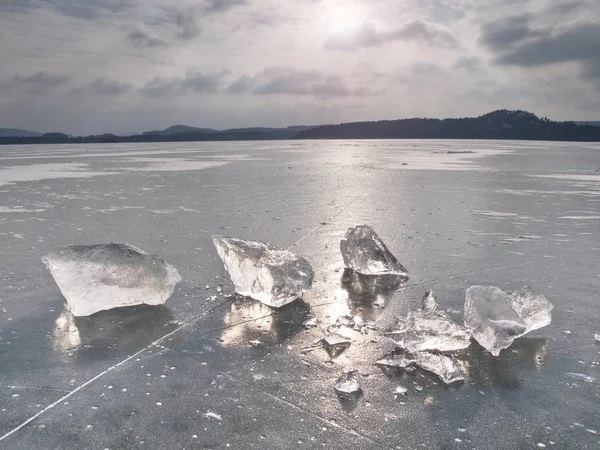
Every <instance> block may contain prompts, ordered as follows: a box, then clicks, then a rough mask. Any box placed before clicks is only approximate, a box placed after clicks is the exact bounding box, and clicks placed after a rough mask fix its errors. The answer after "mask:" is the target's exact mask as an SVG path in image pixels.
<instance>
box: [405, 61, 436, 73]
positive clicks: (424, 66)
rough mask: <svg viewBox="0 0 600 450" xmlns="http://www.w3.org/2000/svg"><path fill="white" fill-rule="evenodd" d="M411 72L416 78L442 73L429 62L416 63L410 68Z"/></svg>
mask: <svg viewBox="0 0 600 450" xmlns="http://www.w3.org/2000/svg"><path fill="white" fill-rule="evenodd" d="M412 72H413V74H414V75H417V76H425V75H434V74H438V73H442V72H443V70H442V68H441V67H440V66H438V65H437V64H435V63H432V62H429V61H417V62H416V63H414V64H413V66H412Z"/></svg>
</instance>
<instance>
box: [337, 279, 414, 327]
mask: <svg viewBox="0 0 600 450" xmlns="http://www.w3.org/2000/svg"><path fill="white" fill-rule="evenodd" d="M405 281H406V278H403V277H398V276H396V275H381V276H376V275H363V274H361V273H358V272H355V271H353V270H351V269H345V270H344V272H343V274H342V280H341V285H342V289H344V290H345V291H346V292H347V293H348V304H349V306H350V309H351V310H352V313H353V314H357V313H358V311H359V310H363V311H365V312H366V313H365V315H364V316H363V319H364V320H368V319H369V314H368V310H369V309H372V308H373V306H378V307H385V306H386V305H387V303H388V302H389V301H390V300H391V298H392V297H393V295H394V293H395V292H396V290H397V289H398V288H399V287H400V286H401V285H402V283H404V282H405Z"/></svg>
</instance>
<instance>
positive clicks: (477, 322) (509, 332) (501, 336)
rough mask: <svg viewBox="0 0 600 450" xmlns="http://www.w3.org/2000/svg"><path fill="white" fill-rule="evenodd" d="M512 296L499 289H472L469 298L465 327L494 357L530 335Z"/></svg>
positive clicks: (490, 287)
mask: <svg viewBox="0 0 600 450" xmlns="http://www.w3.org/2000/svg"><path fill="white" fill-rule="evenodd" d="M511 303H512V299H511V298H510V296H509V295H508V294H507V293H506V292H504V291H502V290H501V289H500V288H498V287H495V286H471V287H470V288H469V289H467V293H466V296H465V312H464V316H465V326H466V327H467V328H468V329H470V330H471V332H472V334H473V337H474V338H475V339H476V340H477V342H479V343H480V344H481V346H482V347H483V348H485V349H486V350H488V351H489V352H490V353H491V354H492V355H494V356H498V355H499V354H500V350H502V349H504V348H507V347H509V346H510V345H511V344H512V343H513V341H514V340H515V339H516V338H517V337H519V336H521V335H523V334H524V333H525V332H526V331H527V325H526V323H525V321H524V320H523V319H522V318H521V316H519V314H517V312H516V311H515V310H514V309H513V308H512V306H511Z"/></svg>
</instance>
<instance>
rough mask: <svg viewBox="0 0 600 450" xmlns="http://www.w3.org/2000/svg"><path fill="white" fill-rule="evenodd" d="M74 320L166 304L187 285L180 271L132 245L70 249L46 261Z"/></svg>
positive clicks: (113, 244)
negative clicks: (126, 308) (181, 285)
mask: <svg viewBox="0 0 600 450" xmlns="http://www.w3.org/2000/svg"><path fill="white" fill-rule="evenodd" d="M42 262H43V263H44V264H45V265H46V267H47V268H48V270H49V271H50V273H51V274H52V276H53V277H54V281H56V284H57V285H58V288H59V289H60V292H61V293H62V295H63V296H64V297H65V299H66V300H67V303H68V304H69V308H70V310H71V312H72V313H73V315H74V316H89V315H91V314H94V313H96V312H98V311H103V310H107V309H112V308H117V307H122V306H133V305H141V304H144V303H145V304H147V305H160V304H162V303H165V301H166V300H167V299H168V298H169V297H170V296H171V294H173V290H174V289H175V285H176V284H177V283H178V282H180V281H181V277H180V276H179V273H178V272H177V269H175V267H173V266H172V265H171V264H168V263H167V262H166V261H165V260H164V259H162V258H160V257H158V256H156V255H148V254H147V253H145V252H144V251H143V250H140V249H139V248H136V247H133V246H131V245H128V244H119V243H111V244H97V245H69V246H66V247H60V248H58V249H56V250H54V251H51V252H49V253H48V254H46V255H45V256H44V257H43V258H42Z"/></svg>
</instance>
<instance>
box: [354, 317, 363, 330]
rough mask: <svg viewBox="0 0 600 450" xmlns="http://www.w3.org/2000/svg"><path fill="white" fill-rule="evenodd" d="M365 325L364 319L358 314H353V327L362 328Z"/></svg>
mask: <svg viewBox="0 0 600 450" xmlns="http://www.w3.org/2000/svg"><path fill="white" fill-rule="evenodd" d="M364 326H365V321H364V320H363V318H362V317H360V316H354V329H355V330H356V329H358V330H360V329H362V327H364Z"/></svg>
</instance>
